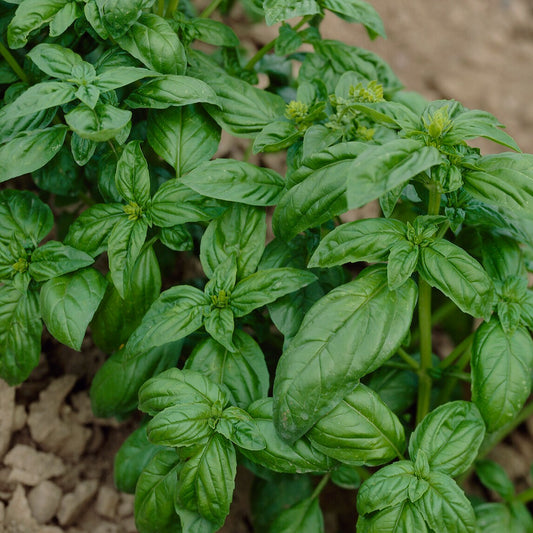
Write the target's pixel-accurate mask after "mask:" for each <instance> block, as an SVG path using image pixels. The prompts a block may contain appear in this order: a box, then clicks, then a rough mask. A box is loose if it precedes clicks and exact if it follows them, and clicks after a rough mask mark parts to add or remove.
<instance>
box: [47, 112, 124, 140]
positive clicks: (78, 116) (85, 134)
mask: <svg viewBox="0 0 533 533" xmlns="http://www.w3.org/2000/svg"><path fill="white" fill-rule="evenodd" d="M130 120H131V111H127V110H125V109H119V108H118V107H115V106H112V105H110V104H97V105H96V106H95V108H94V109H91V108H90V107H89V106H88V105H86V104H79V105H78V106H76V107H75V108H74V109H73V110H72V111H70V112H69V113H67V114H66V115H65V122H66V123H67V124H68V125H69V126H70V129H71V130H72V131H73V132H75V133H76V134H78V135H79V136H80V137H82V138H83V139H89V140H90V141H96V142H104V141H109V140H110V139H113V137H116V136H117V135H118V134H119V133H120V132H121V131H122V129H123V128H124V127H126V126H127V125H128V124H129V122H130ZM55 127H58V126H55Z"/></svg>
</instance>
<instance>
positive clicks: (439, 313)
mask: <svg viewBox="0 0 533 533" xmlns="http://www.w3.org/2000/svg"><path fill="white" fill-rule="evenodd" d="M455 311H457V306H456V305H455V304H454V303H453V302H452V301H449V302H446V303H445V304H443V305H441V306H440V307H439V308H438V309H437V310H436V311H435V312H434V313H433V316H432V317H431V325H432V326H435V325H436V324H439V323H440V322H441V321H442V320H444V319H445V318H446V317H447V316H448V315H451V314H452V313H454V312H455ZM419 340H420V330H419V329H417V330H416V331H415V332H413V334H412V335H411V343H410V345H411V346H415V345H416V344H418V341H419Z"/></svg>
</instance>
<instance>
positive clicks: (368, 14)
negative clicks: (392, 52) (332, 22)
mask: <svg viewBox="0 0 533 533" xmlns="http://www.w3.org/2000/svg"><path fill="white" fill-rule="evenodd" d="M322 5H323V6H324V7H325V8H326V9H329V10H330V11H333V12H334V13H335V14H336V15H338V16H339V17H341V18H342V19H344V20H347V21H348V22H359V23H360V24H363V25H364V26H365V28H366V29H367V30H368V33H369V35H370V37H371V38H375V37H376V36H377V35H379V36H380V37H386V35H385V28H384V27H383V22H382V20H381V18H380V16H379V15H378V13H377V11H376V10H375V9H374V8H373V7H372V6H371V5H370V4H368V3H367V2H363V1H361V0H322Z"/></svg>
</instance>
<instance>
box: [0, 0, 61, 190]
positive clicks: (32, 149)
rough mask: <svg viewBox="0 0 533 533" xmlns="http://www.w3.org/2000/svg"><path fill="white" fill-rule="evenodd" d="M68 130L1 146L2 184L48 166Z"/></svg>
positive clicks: (33, 134) (49, 130)
mask: <svg viewBox="0 0 533 533" xmlns="http://www.w3.org/2000/svg"><path fill="white" fill-rule="evenodd" d="M25 1H27V0H25ZM67 130H68V128H67V127H66V126H62V125H58V126H52V127H51V128H46V129H42V130H33V131H28V132H24V133H20V134H18V135H17V136H15V137H13V138H12V139H11V140H10V141H8V142H6V143H5V144H3V145H2V146H0V182H2V181H6V180H8V179H11V178H15V177H17V176H22V174H28V173H29V172H33V171H35V170H38V169H39V168H41V167H43V166H44V165H46V163H48V161H50V160H51V159H52V158H53V157H54V156H55V155H56V154H57V152H59V150H61V147H62V146H63V141H64V140H65V136H66V134H67Z"/></svg>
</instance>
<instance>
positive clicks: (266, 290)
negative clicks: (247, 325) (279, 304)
mask: <svg viewBox="0 0 533 533" xmlns="http://www.w3.org/2000/svg"><path fill="white" fill-rule="evenodd" d="M316 279H317V278H316V276H315V275H314V274H313V273H311V272H308V271H305V270H300V269H297V268H269V269H267V270H260V271H259V272H256V273H255V274H251V275H250V276H247V277H246V278H244V279H242V280H241V281H239V282H238V283H237V285H236V286H235V288H234V289H233V291H232V293H231V298H230V306H231V309H232V311H233V313H234V314H235V316H236V317H240V316H245V315H248V314H250V313H251V312H252V311H253V310H254V309H257V308H258V307H262V306H263V305H266V304H268V303H271V302H273V301H274V300H277V299H278V298H280V297H281V296H285V295H286V294H290V293H291V292H294V291H296V290H298V289H301V288H302V287H305V286H306V285H309V284H310V283H313V281H315V280H316Z"/></svg>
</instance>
